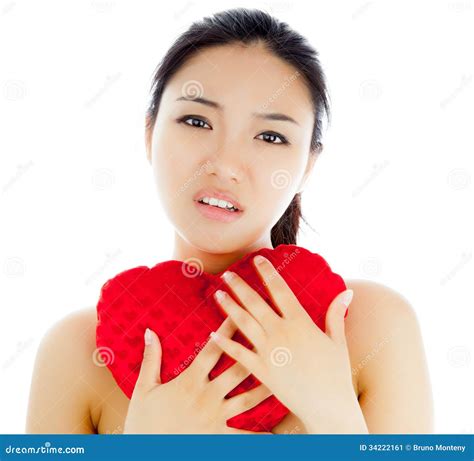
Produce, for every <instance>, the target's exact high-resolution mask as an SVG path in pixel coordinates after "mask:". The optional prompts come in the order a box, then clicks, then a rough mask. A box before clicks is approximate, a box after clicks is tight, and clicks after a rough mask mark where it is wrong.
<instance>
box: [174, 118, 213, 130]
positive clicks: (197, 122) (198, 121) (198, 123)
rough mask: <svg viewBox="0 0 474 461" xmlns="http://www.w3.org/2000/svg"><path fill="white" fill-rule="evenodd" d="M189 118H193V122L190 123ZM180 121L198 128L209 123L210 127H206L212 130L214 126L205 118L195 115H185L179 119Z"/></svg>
mask: <svg viewBox="0 0 474 461" xmlns="http://www.w3.org/2000/svg"><path fill="white" fill-rule="evenodd" d="M188 120H191V123H188ZM178 122H179V123H186V125H190V126H193V127H196V128H204V126H203V125H207V126H208V127H209V128H206V129H210V130H212V128H211V127H210V126H209V124H208V123H207V122H206V121H205V120H203V119H201V118H198V117H195V116H194V115H185V116H184V117H181V118H180V119H178Z"/></svg>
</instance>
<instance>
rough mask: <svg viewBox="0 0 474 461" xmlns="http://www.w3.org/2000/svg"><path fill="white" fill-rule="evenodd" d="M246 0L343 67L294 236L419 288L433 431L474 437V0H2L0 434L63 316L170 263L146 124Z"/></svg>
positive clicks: (327, 62)
mask: <svg viewBox="0 0 474 461" xmlns="http://www.w3.org/2000/svg"><path fill="white" fill-rule="evenodd" d="M235 6H247V7H259V8H262V9H265V10H267V11H268V12H270V13H273V14H274V15H275V16H276V17H278V18H279V19H282V20H284V21H286V22H288V23H289V24H290V25H291V26H292V27H293V28H295V29H296V30H297V31H299V32H300V33H302V34H303V35H305V36H306V37H307V38H308V39H309V41H310V42H311V43H312V44H313V45H314V46H315V47H316V48H317V49H318V51H319V53H320V58H321V61H322V65H323V68H324V69H325V72H326V74H327V77H328V83H329V88H330V93H331V98H332V103H333V107H332V108H333V124H332V126H331V127H330V128H329V131H328V132H327V134H326V137H325V139H324V142H325V150H324V152H323V154H322V156H321V158H320V159H319V160H318V162H317V164H316V167H315V170H314V173H313V176H312V177H311V179H310V182H309V183H308V184H307V186H306V190H305V192H304V194H303V212H304V215H305V217H306V218H307V220H308V221H309V222H310V223H311V225H312V226H313V227H314V229H315V230H316V232H312V231H311V229H309V228H308V227H307V226H305V225H304V223H303V234H302V236H301V239H300V240H299V242H298V244H299V245H302V246H305V247H307V248H309V249H311V250H312V251H314V252H318V253H320V254H321V255H322V256H324V257H325V259H326V260H327V261H328V262H329V263H330V265H331V267H332V269H333V270H334V271H335V272H337V273H339V274H341V275H342V276H343V277H344V278H348V279H350V278H365V279H370V280H374V281H377V282H380V283H383V284H385V285H387V286H390V287H391V288H393V289H395V290H397V291H398V292H400V293H402V294H403V296H405V297H406V299H407V300H409V302H410V303H411V304H412V306H413V308H414V309H415V311H416V313H417V316H418V319H419V322H420V325H421V328H422V333H423V338H424V342H425V347H426V352H427V355H428V360H429V368H430V375H431V379H432V385H433V392H434V398H435V411H436V414H435V416H436V427H435V431H436V432H438V433H459V432H461V433H466V432H468V433H472V432H473V428H474V422H473V416H472V415H473V407H474V406H473V397H472V395H473V393H472V390H473V389H474V378H473V375H474V373H473V339H472V337H473V334H472V330H473V325H474V322H473V319H474V316H473V308H474V300H473V296H472V286H473V284H472V282H473V280H474V270H473V261H472V251H473V244H472V243H473V235H474V229H473V209H474V207H473V184H472V182H473V181H472V176H473V154H474V142H473V127H474V123H473V122H474V117H473V107H474V104H473V103H474V101H473V92H474V76H473V74H474V68H473V67H474V66H473V64H474V60H473V56H474V49H473V44H474V36H473V35H474V5H473V2H472V0H443V1H435V2H433V1H397V2H395V1H391V2H389V1H382V0H380V1H368V2H364V1H352V2H330V1H320V2H317V1H311V2H289V1H278V2H258V1H252V2H240V3H234V2H229V1H219V2H210V1H199V2H197V1H196V2H194V1H189V2H188V1H173V2H158V1H156V0H155V1H141V2H132V1H129V2H126V1H123V0H91V1H67V2H64V1H42V2H35V1H32V0H31V1H15V0H12V1H8V0H7V1H2V2H1V4H0V155H1V157H0V162H1V163H0V213H1V214H0V216H1V225H0V232H1V239H0V266H1V267H0V285H1V290H0V308H1V322H0V386H1V387H0V408H1V420H0V432H4V433H22V432H24V425H25V418H26V409H27V403H28V393H29V386H30V379H31V373H32V368H33V364H34V358H35V354H36V350H37V347H38V344H39V341H40V340H41V338H42V337H43V335H44V334H45V332H46V331H47V329H48V328H50V327H51V326H52V325H53V324H54V323H55V322H56V321H57V320H59V319H60V318H62V317H64V316H65V315H67V314H68V313H70V312H72V311H75V310H77V309H82V308H84V307H91V306H95V303H96V301H97V298H98V294H99V289H100V287H101V285H102V284H103V283H104V281H105V280H106V279H107V278H109V277H112V276H113V275H115V274H116V273H118V272H119V271H121V270H124V269H128V268H131V267H135V266H138V265H142V264H146V265H149V266H150V265H154V264H156V263H157V262H160V261H163V260H166V259H170V256H171V248H172V237H173V229H172V227H171V226H170V223H169V222H167V220H166V218H165V216H164V213H163V211H162V208H161V204H160V203H159V201H158V198H157V195H156V193H155V187H154V183H153V178H152V174H151V168H150V166H149V164H148V162H147V161H146V157H145V147H144V138H143V124H144V112H145V109H146V105H147V103H148V99H147V98H148V89H149V85H150V83H151V76H152V72H153V70H154V69H155V66H156V65H157V64H158V62H159V60H160V59H161V57H162V56H163V54H164V53H165V51H166V50H167V48H168V47H169V46H170V45H171V43H172V41H173V40H174V38H176V37H177V36H178V35H179V34H180V33H181V32H183V31H184V30H185V29H186V28H187V27H188V26H189V25H190V23H191V22H192V21H194V20H198V19H200V18H201V17H202V16H204V15H207V14H211V13H214V12H216V11H219V10H222V9H226V8H229V7H235ZM469 281H470V286H469ZM468 288H471V290H470V289H468Z"/></svg>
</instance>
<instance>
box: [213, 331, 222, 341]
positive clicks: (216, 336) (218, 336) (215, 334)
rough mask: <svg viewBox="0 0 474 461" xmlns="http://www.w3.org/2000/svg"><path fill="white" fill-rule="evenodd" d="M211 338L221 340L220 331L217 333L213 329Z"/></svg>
mask: <svg viewBox="0 0 474 461" xmlns="http://www.w3.org/2000/svg"><path fill="white" fill-rule="evenodd" d="M210 336H211V339H213V340H214V341H219V339H221V336H220V334H219V333H216V332H215V331H211V335H210Z"/></svg>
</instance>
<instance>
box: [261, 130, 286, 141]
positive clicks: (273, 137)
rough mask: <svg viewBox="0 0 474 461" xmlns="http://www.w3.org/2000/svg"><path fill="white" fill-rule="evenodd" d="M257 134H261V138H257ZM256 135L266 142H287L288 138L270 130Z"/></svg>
mask: <svg viewBox="0 0 474 461" xmlns="http://www.w3.org/2000/svg"><path fill="white" fill-rule="evenodd" d="M258 136H263V138H258ZM258 136H257V138H258V139H262V141H265V142H267V143H268V144H289V143H288V140H287V139H286V138H285V137H284V136H282V135H281V134H278V133H274V132H272V131H267V132H265V133H262V134H259V135H258ZM275 141H277V142H275Z"/></svg>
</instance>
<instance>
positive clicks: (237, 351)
mask: <svg viewBox="0 0 474 461" xmlns="http://www.w3.org/2000/svg"><path fill="white" fill-rule="evenodd" d="M211 339H212V341H214V342H215V343H216V345H218V346H219V347H220V348H221V349H222V350H223V351H224V352H225V353H226V354H227V355H229V356H230V357H232V358H233V359H234V360H235V361H236V362H239V363H240V364H241V365H243V366H244V367H245V368H246V369H247V370H249V371H250V372H251V373H252V374H253V375H255V377H256V378H257V379H259V380H260V381H262V380H261V379H260V377H259V376H257V374H256V373H255V371H257V372H258V374H259V375H260V372H259V371H260V370H259V367H258V363H259V357H258V355H257V354H256V353H255V352H253V351H251V350H250V349H247V348H246V347H245V346H243V345H242V344H240V343H238V342H237V341H233V340H232V339H229V338H227V337H225V336H222V335H221V334H220V333H219V332H218V331H216V332H212V333H211Z"/></svg>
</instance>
